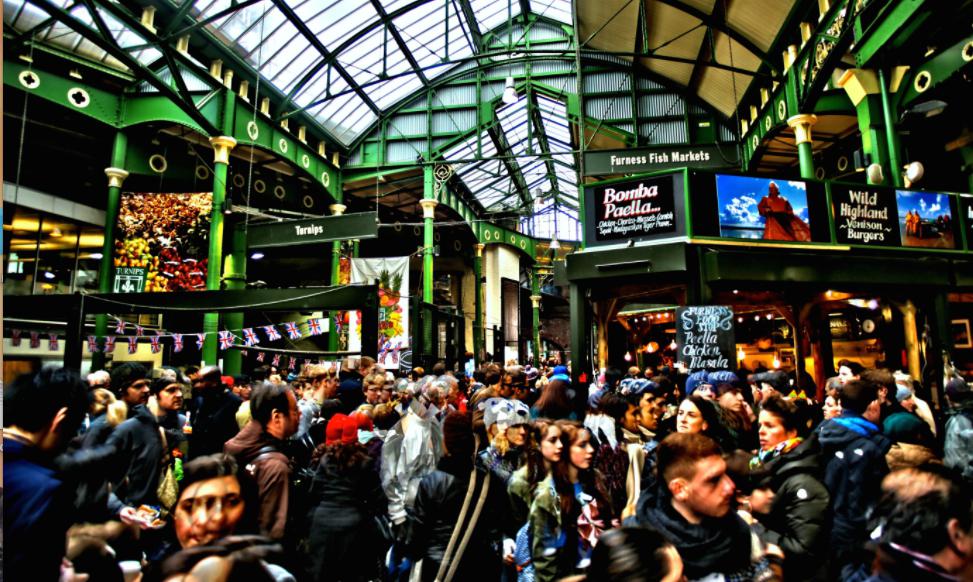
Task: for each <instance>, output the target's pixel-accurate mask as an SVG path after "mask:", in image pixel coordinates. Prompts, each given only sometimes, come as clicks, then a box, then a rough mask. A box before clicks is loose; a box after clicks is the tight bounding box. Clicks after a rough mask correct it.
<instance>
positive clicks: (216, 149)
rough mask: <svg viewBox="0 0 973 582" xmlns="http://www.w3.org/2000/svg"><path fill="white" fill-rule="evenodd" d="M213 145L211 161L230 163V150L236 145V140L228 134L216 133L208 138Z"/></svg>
mask: <svg viewBox="0 0 973 582" xmlns="http://www.w3.org/2000/svg"><path fill="white" fill-rule="evenodd" d="M209 143H210V144H212V146H213V162H215V163H217V164H229V163H230V151H231V150H232V149H233V148H235V147H236V140H235V139H234V138H232V137H230V136H228V135H218V136H216V137H211V138H209Z"/></svg>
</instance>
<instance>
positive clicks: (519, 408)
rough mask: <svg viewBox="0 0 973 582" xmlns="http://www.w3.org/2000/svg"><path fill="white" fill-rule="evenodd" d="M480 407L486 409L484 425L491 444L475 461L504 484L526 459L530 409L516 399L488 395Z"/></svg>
mask: <svg viewBox="0 0 973 582" xmlns="http://www.w3.org/2000/svg"><path fill="white" fill-rule="evenodd" d="M481 406H484V407H485V408H486V410H485V412H484V414H483V424H484V426H485V427H486V431H487V438H488V439H489V440H490V445H489V446H488V447H487V448H485V449H484V450H482V451H480V454H479V455H478V456H477V464H478V465H479V466H480V467H481V468H482V469H485V470H487V471H490V472H491V473H493V475H494V476H495V477H496V478H497V479H499V480H500V482H501V483H503V485H504V486H506V485H507V482H508V481H509V480H510V477H511V476H512V475H513V474H514V471H516V470H517V469H519V468H520V467H522V466H523V465H524V463H525V462H526V461H527V450H528V449H530V448H531V442H530V409H528V408H527V405H526V404H524V403H523V402H520V401H519V400H507V399H504V398H490V399H488V400H487V401H486V402H483V403H482V404H481Z"/></svg>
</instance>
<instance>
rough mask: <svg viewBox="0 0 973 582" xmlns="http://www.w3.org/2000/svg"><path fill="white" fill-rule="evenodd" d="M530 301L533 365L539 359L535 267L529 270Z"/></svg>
mask: <svg viewBox="0 0 973 582" xmlns="http://www.w3.org/2000/svg"><path fill="white" fill-rule="evenodd" d="M530 302H531V307H532V309H531V324H532V325H533V333H534V335H533V341H532V344H533V348H534V349H533V350H531V351H532V352H533V354H532V355H533V356H534V365H535V366H539V365H540V361H541V289H540V282H539V281H538V277H537V269H536V267H535V268H534V269H533V270H531V272H530Z"/></svg>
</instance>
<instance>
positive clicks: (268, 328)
mask: <svg viewBox="0 0 973 582" xmlns="http://www.w3.org/2000/svg"><path fill="white" fill-rule="evenodd" d="M263 329H264V333H265V334H267V340H268V341H274V340H279V339H280V332H279V331H277V326H276V325H265V326H263Z"/></svg>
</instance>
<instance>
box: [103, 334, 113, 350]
mask: <svg viewBox="0 0 973 582" xmlns="http://www.w3.org/2000/svg"><path fill="white" fill-rule="evenodd" d="M114 351H115V336H113V335H110V336H106V337H105V353H106V354H110V353H112V352H114Z"/></svg>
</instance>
